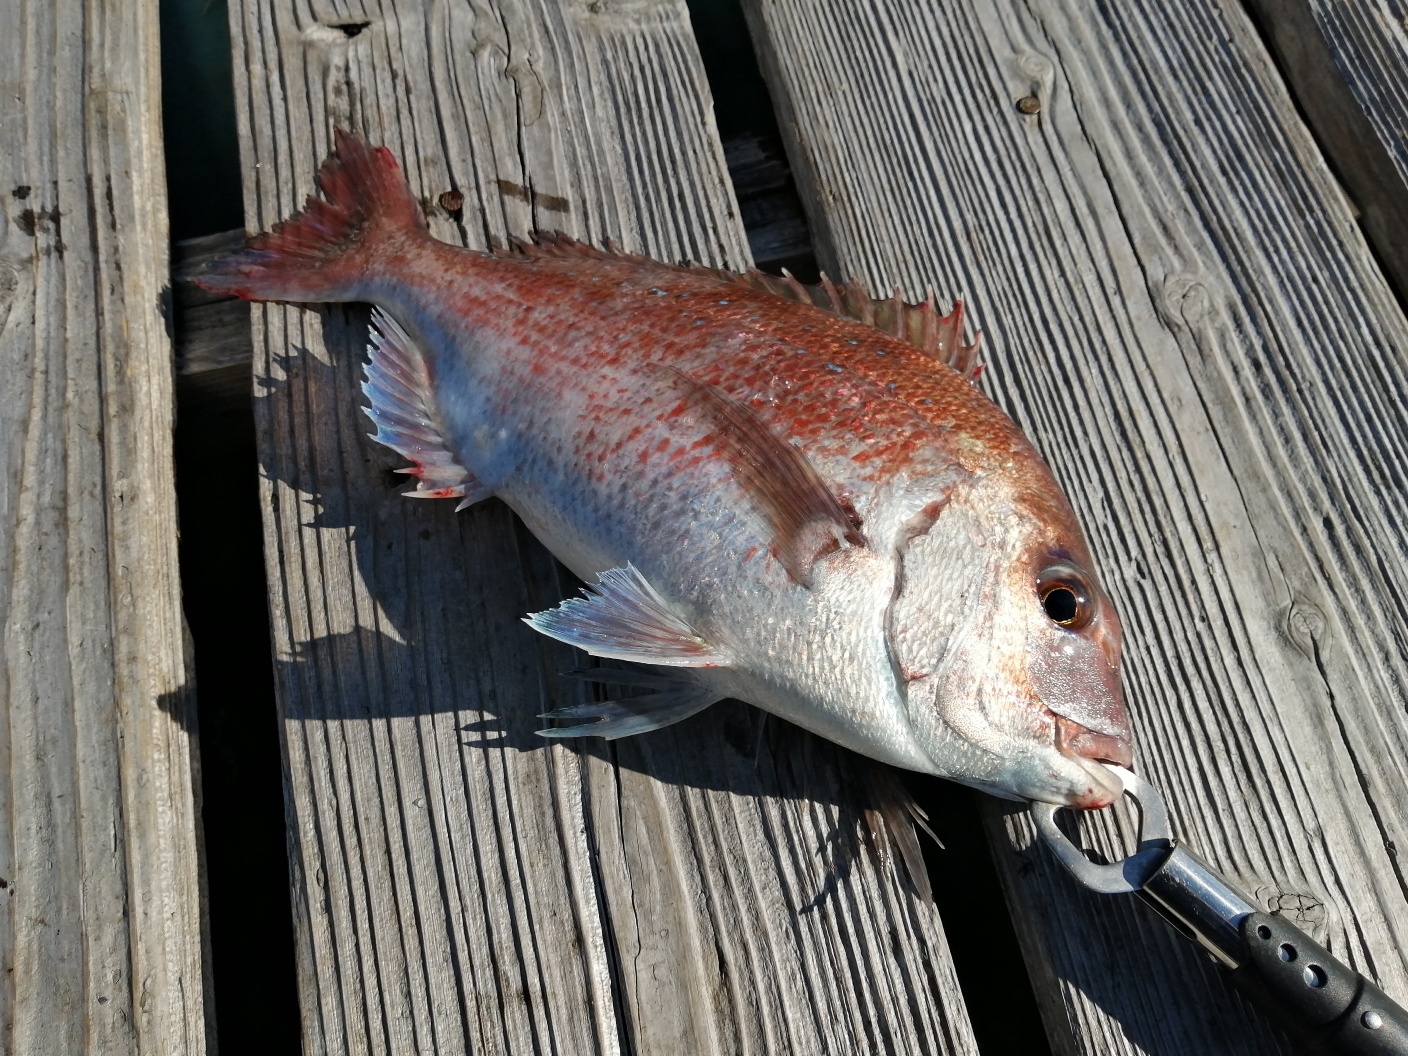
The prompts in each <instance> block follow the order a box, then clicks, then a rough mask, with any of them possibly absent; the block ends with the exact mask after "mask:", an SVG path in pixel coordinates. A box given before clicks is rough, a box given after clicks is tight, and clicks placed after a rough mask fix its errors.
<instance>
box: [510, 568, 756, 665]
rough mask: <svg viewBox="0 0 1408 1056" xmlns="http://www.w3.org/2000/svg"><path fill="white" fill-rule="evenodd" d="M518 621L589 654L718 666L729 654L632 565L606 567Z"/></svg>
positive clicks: (621, 658) (654, 662)
mask: <svg viewBox="0 0 1408 1056" xmlns="http://www.w3.org/2000/svg"><path fill="white" fill-rule="evenodd" d="M523 622H524V623H526V624H528V626H529V627H532V628H533V629H534V630H536V631H541V632H542V633H543V634H546V635H547V636H548V637H549V638H556V639H557V640H558V641H560V642H566V643H567V644H568V645H575V646H576V647H577V648H578V649H582V650H584V651H586V652H588V653H591V654H592V655H593V656H603V657H607V658H609V659H612V660H633V661H635V662H637V663H642V664H660V665H662V666H665V667H722V666H724V665H726V664H728V663H729V657H728V656H727V654H725V653H724V652H723V651H722V650H719V649H716V648H715V647H713V646H711V645H710V644H709V643H708V642H706V641H705V640H704V639H703V638H702V637H701V636H700V635H699V634H698V633H696V632H695V630H694V628H693V627H691V626H690V625H689V624H688V623H686V622H685V621H684V620H683V619H682V618H681V617H680V616H679V614H678V613H676V612H675V611H674V610H673V609H671V608H670V605H669V603H668V602H667V601H665V599H664V598H662V597H661V596H660V595H659V594H658V593H656V591H655V588H654V587H652V586H651V585H650V584H649V583H648V582H646V579H645V577H644V576H642V575H641V574H640V571H639V570H638V569H636V567H635V566H634V565H630V564H628V565H626V567H625V568H611V569H607V571H605V572H603V573H602V574H601V575H600V576H599V577H598V582H597V583H596V584H594V585H593V586H590V587H587V588H586V589H585V590H583V591H582V597H580V598H569V599H568V600H566V601H564V602H563V603H562V604H561V605H559V606H558V607H557V608H555V609H548V610H546V611H544V612H535V613H533V614H532V615H531V616H525V617H524V618H523Z"/></svg>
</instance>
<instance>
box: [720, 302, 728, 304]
mask: <svg viewBox="0 0 1408 1056" xmlns="http://www.w3.org/2000/svg"><path fill="white" fill-rule="evenodd" d="M719 303H720V304H728V301H720V302H719Z"/></svg>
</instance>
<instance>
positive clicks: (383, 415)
mask: <svg viewBox="0 0 1408 1056" xmlns="http://www.w3.org/2000/svg"><path fill="white" fill-rule="evenodd" d="M367 352H368V354H369V356H370V361H369V362H368V363H367V368H366V377H367V380H366V381H364V382H363V383H362V392H364V393H365V394H366V397H367V399H368V400H369V401H370V403H371V406H369V407H367V408H365V410H366V413H367V417H368V418H370V419H371V420H372V421H373V422H375V423H376V432H375V433H372V434H371V437H372V439H373V440H375V441H376V442H377V443H379V444H385V445H386V446H387V447H389V448H391V449H392V450H393V451H396V452H397V453H399V454H402V455H405V456H406V457H407V458H409V459H410V460H411V461H412V462H414V463H415V465H414V466H411V467H410V468H409V469H402V470H398V471H397V472H399V473H407V474H409V475H411V476H413V477H419V478H420V479H419V480H418V481H417V482H416V486H415V489H414V490H413V491H407V492H404V493H403V494H404V495H405V496H406V497H407V498H409V499H452V498H462V499H463V500H464V501H463V502H461V503H460V504H459V506H457V507H456V510H462V509H464V508H465V507H466V506H469V505H471V504H472V503H475V502H478V501H479V500H480V499H487V498H488V497H489V495H490V494H491V492H490V491H489V489H488V488H486V487H484V485H482V484H481V483H480V482H479V481H478V480H476V479H475V477H474V474H472V473H471V472H470V471H469V470H467V469H465V467H464V466H462V465H460V463H459V460H458V459H457V458H456V457H455V455H454V453H453V452H452V451H451V450H450V449H449V447H448V445H447V444H446V443H445V435H444V432H443V430H442V429H441V427H440V421H439V414H438V413H437V411H436V408H435V396H434V392H433V391H432V389H431V384H430V371H429V369H428V368H427V367H426V363H425V358H424V357H423V356H422V355H421V354H420V349H418V348H416V346H415V342H414V341H412V340H411V336H410V335H409V334H408V333H406V331H405V330H404V329H402V327H401V324H400V323H398V322H397V321H396V320H395V319H393V318H391V316H389V315H387V314H386V313H385V312H383V311H382V310H381V309H380V308H377V309H376V310H375V311H373V312H372V343H371V345H369V346H368V348H367Z"/></svg>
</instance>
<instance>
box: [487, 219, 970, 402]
mask: <svg viewBox="0 0 1408 1056" xmlns="http://www.w3.org/2000/svg"><path fill="white" fill-rule="evenodd" d="M509 242H510V245H509V246H508V247H503V248H497V249H495V250H494V253H495V254H496V255H499V256H517V257H578V258H582V257H586V258H589V259H596V260H628V261H631V262H633V263H636V264H654V265H655V266H656V267H661V268H669V267H671V265H669V264H662V263H660V262H659V261H658V260H654V259H653V258H651V257H646V256H642V255H641V254H639V253H627V252H625V251H623V250H622V249H620V248H619V247H618V246H616V245H615V244H614V243H613V242H612V241H611V240H610V239H607V240H606V248H605V249H598V248H597V247H595V246H592V245H588V244H587V243H585V242H579V241H577V239H575V238H572V237H570V236H569V235H564V234H563V233H562V232H561V231H535V232H534V233H533V234H532V235H531V236H530V237H528V238H518V237H512V238H510V239H509ZM683 268H684V270H688V271H690V272H693V273H694V274H696V275H697V274H699V273H700V272H703V273H704V274H707V275H712V276H713V277H714V278H716V279H719V280H720V281H722V282H728V283H732V284H733V285H735V286H743V287H746V288H747V289H750V290H757V291H759V292H760V293H770V294H772V295H773V296H774V297H781V298H783V299H785V300H789V301H796V302H797V303H798V304H807V305H811V306H812V307H813V308H821V309H824V310H825V311H828V312H833V313H835V314H836V315H839V316H841V317H842V318H845V319H854V320H856V321H857V322H861V323H867V324H868V325H870V326H873V327H875V328H876V329H877V330H881V331H883V332H884V333H887V334H889V335H890V336H891V337H895V338H898V339H899V340H901V341H904V342H905V343H907V344H910V345H913V346H914V347H915V348H917V349H919V351H921V352H923V353H924V354H925V355H926V356H929V357H930V358H931V359H936V360H938V361H939V362H940V363H944V364H947V365H948V366H950V367H952V368H953V369H954V370H956V371H958V373H960V374H962V375H963V376H964V377H965V378H967V379H968V380H969V381H976V380H977V379H978V375H979V374H980V373H982V369H983V368H982V364H980V363H979V362H978V350H979V349H980V348H981V346H982V343H983V333H982V331H981V330H979V331H978V332H977V333H976V334H974V335H973V343H972V344H971V345H965V344H964V343H963V323H964V316H965V309H964V305H963V300H962V298H959V299H957V300H955V301H954V302H953V308H952V309H951V310H950V311H949V313H948V315H940V314H939V310H938V307H937V305H936V303H935V301H934V292H933V290H930V291H929V293H928V296H927V297H926V298H925V299H924V300H923V301H921V302H920V303H918V304H910V303H909V302H907V301H906V300H905V299H904V297H903V296H902V295H901V293H900V290H899V289H898V288H896V290H895V292H894V293H893V294H891V295H890V296H889V297H871V296H870V294H869V293H868V292H867V291H866V288H865V287H864V286H863V285H862V284H861V281H860V280H859V279H851V280H850V281H849V282H842V283H835V282H832V281H831V280H830V279H828V278H827V277H826V276H825V275H822V277H821V283H820V284H819V285H817V286H807V285H805V284H803V283H802V282H799V281H798V280H797V278H796V277H795V276H793V275H792V274H791V273H790V272H788V271H787V270H786V269H784V270H783V273H782V275H781V276H778V275H769V274H767V273H766V272H762V271H758V270H757V269H756V268H754V269H752V270H750V271H745V272H741V273H740V272H736V271H725V270H724V269H722V268H707V267H704V266H703V265H699V264H685V265H683Z"/></svg>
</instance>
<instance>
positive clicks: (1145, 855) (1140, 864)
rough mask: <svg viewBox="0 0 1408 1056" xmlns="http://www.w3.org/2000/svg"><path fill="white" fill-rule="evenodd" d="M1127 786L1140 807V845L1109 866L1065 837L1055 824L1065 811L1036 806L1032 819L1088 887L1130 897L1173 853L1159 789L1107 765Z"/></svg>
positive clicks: (1057, 808)
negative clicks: (1094, 859)
mask: <svg viewBox="0 0 1408 1056" xmlns="http://www.w3.org/2000/svg"><path fill="white" fill-rule="evenodd" d="M1105 765H1106V766H1107V767H1108V768H1109V769H1110V770H1111V771H1112V772H1113V773H1114V774H1115V776H1117V777H1118V778H1119V779H1120V781H1121V782H1122V783H1123V784H1124V792H1125V795H1127V796H1129V797H1130V798H1131V799H1133V800H1134V801H1135V803H1137V804H1138V805H1139V846H1138V848H1137V849H1136V850H1135V852H1134V853H1133V854H1131V855H1130V856H1129V857H1128V858H1124V859H1121V860H1120V861H1118V862H1111V863H1109V864H1108V865H1101V864H1099V863H1097V862H1092V861H1091V860H1090V859H1089V858H1087V857H1086V856H1085V852H1084V851H1082V850H1081V849H1080V848H1079V847H1077V846H1076V845H1075V844H1073V843H1072V842H1071V841H1070V840H1068V839H1067V838H1066V834H1065V833H1063V832H1062V831H1061V829H1060V827H1059V826H1057V824H1056V812H1057V811H1058V810H1064V809H1066V808H1064V807H1059V806H1055V805H1054V804H1051V803H1033V804H1032V807H1031V813H1032V820H1033V821H1035V822H1036V829H1037V832H1039V833H1040V834H1041V838H1042V841H1043V842H1044V843H1045V844H1046V846H1047V847H1049V848H1050V849H1051V853H1053V854H1054V855H1056V857H1057V858H1059V859H1060V861H1061V864H1062V865H1064V866H1065V867H1066V868H1067V869H1068V870H1069V871H1070V872H1071V874H1072V875H1073V876H1074V877H1075V878H1076V879H1077V880H1079V881H1080V882H1081V884H1083V885H1084V886H1085V887H1088V888H1090V890H1092V891H1098V892H1100V893H1101V894H1105V895H1127V894H1133V893H1134V892H1135V891H1139V890H1141V889H1142V888H1143V887H1144V885H1145V884H1146V883H1147V882H1148V880H1149V878H1150V877H1151V876H1153V875H1154V874H1155V873H1157V872H1158V871H1159V869H1160V867H1161V866H1162V865H1163V864H1164V860H1165V859H1166V858H1168V856H1169V853H1170V852H1171V851H1172V850H1173V835H1172V833H1171V832H1170V831H1169V823H1168V808H1166V807H1165V806H1164V800H1163V797H1162V796H1161V795H1159V791H1158V789H1156V788H1155V787H1154V786H1153V785H1151V784H1149V783H1147V782H1146V781H1144V780H1143V779H1142V778H1140V777H1139V776H1138V775H1137V774H1134V773H1131V772H1130V771H1128V770H1126V769H1125V768H1124V767H1122V766H1115V765H1114V764H1113V763H1106V764H1105Z"/></svg>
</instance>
